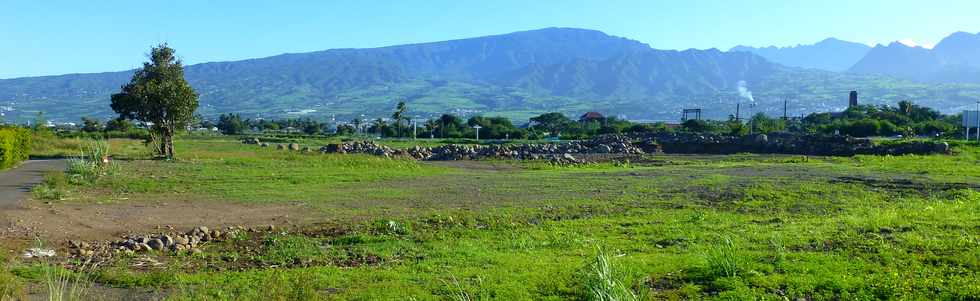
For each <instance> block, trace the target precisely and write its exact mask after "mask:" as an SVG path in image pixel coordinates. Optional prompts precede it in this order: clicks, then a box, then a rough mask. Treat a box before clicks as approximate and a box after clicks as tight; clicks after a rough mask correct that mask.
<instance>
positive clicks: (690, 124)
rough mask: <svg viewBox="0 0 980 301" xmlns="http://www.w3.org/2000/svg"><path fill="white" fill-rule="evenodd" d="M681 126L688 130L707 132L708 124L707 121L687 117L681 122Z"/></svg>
mask: <svg viewBox="0 0 980 301" xmlns="http://www.w3.org/2000/svg"><path fill="white" fill-rule="evenodd" d="M681 127H682V128H684V129H685V130H687V131H689V132H694V133H703V132H707V131H708V129H709V125H708V122H707V121H704V120H698V119H688V120H685V121H684V122H683V123H681Z"/></svg>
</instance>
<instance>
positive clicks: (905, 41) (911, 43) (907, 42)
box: [898, 39, 936, 49]
mask: <svg viewBox="0 0 980 301" xmlns="http://www.w3.org/2000/svg"><path fill="white" fill-rule="evenodd" d="M898 42H899V43H902V44H903V45H905V46H909V47H922V48H925V49H932V47H935V46H936V44H935V43H918V42H916V41H915V40H912V39H901V40H898Z"/></svg>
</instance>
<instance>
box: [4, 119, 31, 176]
mask: <svg viewBox="0 0 980 301" xmlns="http://www.w3.org/2000/svg"><path fill="white" fill-rule="evenodd" d="M30 148H31V132H30V130H27V129H22V128H12V127H8V128H0V169H6V168H10V167H11V166H14V164H17V163H18V162H20V161H24V160H27V158H28V154H29V153H30Z"/></svg>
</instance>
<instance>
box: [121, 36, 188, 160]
mask: <svg viewBox="0 0 980 301" xmlns="http://www.w3.org/2000/svg"><path fill="white" fill-rule="evenodd" d="M197 106H198V101H197V92H195V91H194V89H193V88H191V86H190V84H188V83H187V80H185V79H184V67H183V64H182V63H181V61H180V59H178V58H177V57H176V55H175V52H174V49H173V48H170V47H169V46H168V45H167V44H166V43H164V44H160V45H158V46H156V47H153V48H152V49H151V50H150V61H148V62H145V63H143V67H142V68H140V69H139V70H136V73H134V74H133V77H132V79H131V80H130V82H129V83H128V84H126V85H124V86H122V91H121V92H120V93H117V94H113V95H112V110H113V111H115V112H116V113H118V114H119V117H120V118H123V119H131V120H138V121H142V122H146V123H148V124H150V130H151V131H150V132H151V133H152V134H153V135H152V136H153V138H154V140H156V141H155V142H156V143H157V152H158V154H159V155H160V156H162V157H165V158H168V159H173V158H174V147H173V137H174V135H175V134H176V133H177V131H178V130H179V129H182V128H184V127H186V126H187V124H188V123H189V122H190V121H191V120H192V118H193V116H194V111H195V110H197Z"/></svg>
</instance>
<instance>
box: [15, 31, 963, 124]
mask: <svg viewBox="0 0 980 301" xmlns="http://www.w3.org/2000/svg"><path fill="white" fill-rule="evenodd" d="M818 44H821V45H820V46H814V47H795V48H790V49H789V50H787V51H790V50H792V51H793V52H800V53H806V52H808V51H810V52H811V53H812V55H818V54H820V53H821V52H823V53H824V55H836V54H838V53H843V52H840V51H836V50H832V49H837V48H839V49H844V48H848V47H851V46H853V45H850V44H848V43H846V42H842V41H836V40H826V41H824V42H821V43H818ZM178 46H179V45H178ZM938 48H939V45H937V49H938ZM814 49H816V50H814ZM956 49H960V48H956ZM177 50H178V54H179V53H180V49H179V47H178V49H177ZM777 50H779V49H777ZM784 50H785V49H784ZM873 52H874V49H872V50H871V51H869V53H868V55H870V54H871V53H873ZM948 53H951V54H952V53H957V52H956V51H952V50H950V51H949V52H948ZM959 53H960V58H959V61H962V62H970V63H972V62H976V61H974V60H973V59H974V58H973V56H972V53H970V52H969V51H965V52H959ZM801 56H804V57H805V55H801ZM785 57H791V56H785ZM951 57H952V55H951ZM867 58H868V57H867V56H865V58H864V59H861V60H862V61H863V60H865V59H867ZM850 59H853V55H852V57H851V58H850ZM964 64H966V63H964ZM843 65H845V64H844V63H843V59H839V58H834V59H827V60H823V61H822V62H821V63H819V64H818V63H814V65H811V66H798V65H795V64H793V63H792V62H791V61H786V60H783V61H779V60H776V59H774V58H769V59H767V57H766V56H762V55H758V54H756V53H755V51H720V50H717V49H707V50H696V49H690V50H684V51H676V50H658V49H654V48H651V47H650V46H649V45H646V44H643V43H640V42H637V41H634V40H630V39H626V38H622V37H615V36H610V35H607V34H605V33H602V32H599V31H595V30H586V29H575V28H546V29H540V30H531V31H523V32H515V33H509V34H502V35H494V36H485V37H476V38H469V39H461V40H452V41H442V42H433V43H421V44H411V45H398V46H389V47H381V48H369V49H331V50H324V51H317V52H309V53H295V54H283V55H277V56H272V57H266V58H258V59H249V60H242V61H232V62H215V63H203V64H195V65H189V66H186V67H185V68H186V72H185V76H186V77H187V80H188V81H189V82H190V84H191V85H192V86H193V87H194V88H195V89H196V90H197V91H198V93H199V94H200V102H201V107H200V108H199V109H198V113H199V114H201V115H203V116H204V117H207V118H213V117H214V116H215V115H217V114H220V113H241V114H243V116H244V117H247V118H256V117H263V118H299V117H310V118H316V119H330V118H336V119H338V120H346V119H350V118H355V117H364V118H375V117H383V116H387V115H388V114H390V112H391V110H392V109H393V108H394V106H395V104H396V103H397V102H398V101H405V102H406V103H407V104H408V107H409V114H410V115H412V116H413V117H416V118H425V117H432V116H435V115H438V114H441V113H455V114H460V115H475V114H481V115H501V116H507V117H511V118H514V119H518V120H521V119H525V118H528V117H530V116H533V115H537V114H540V113H544V112H550V111H558V112H564V113H568V114H581V113H583V112H586V111H600V112H603V113H606V114H609V115H625V116H626V117H628V118H631V119H660V120H676V119H677V118H678V117H679V114H680V113H679V112H680V111H681V109H683V108H703V109H704V110H705V115H706V116H708V117H712V118H725V117H727V116H728V115H729V114H732V113H734V107H735V105H736V103H745V104H746V106H744V107H743V114H744V113H745V112H746V111H748V112H749V113H752V112H758V111H761V112H767V113H770V114H772V115H780V114H782V112H783V104H784V100H785V101H786V103H787V107H788V111H789V114H792V115H794V116H795V115H799V114H802V113H807V112H814V111H829V110H839V109H841V108H843V107H844V106H846V104H847V92H848V91H850V90H859V91H861V93H862V96H863V99H867V100H868V102H872V103H894V102H897V101H898V100H904V99H912V100H914V101H918V102H920V103H923V104H925V105H930V106H933V107H937V108H939V109H941V110H944V111H948V112H952V111H955V110H958V109H961V108H963V107H965V106H968V105H970V104H972V103H974V102H975V101H976V100H980V85H974V84H942V85H937V84H925V83H920V82H915V81H913V80H907V79H899V78H896V77H895V76H892V75H880V74H879V73H882V72H852V73H848V72H832V71H827V70H820V69H828V68H830V69H834V70H838V69H840V68H841V67H840V66H843ZM852 69H853V68H852ZM886 71H890V70H886ZM132 73H133V71H132V70H129V71H120V72H108V73H96V74H69V75H59V76H43V77H27V78H16V79H4V80H0V110H2V111H4V113H5V115H6V116H5V118H6V119H7V120H13V121H26V120H30V119H33V118H34V115H35V114H36V112H38V111H42V112H44V114H45V115H46V116H47V117H48V118H49V119H51V120H53V121H60V122H66V121H77V120H78V118H80V117H81V116H93V117H102V118H109V117H111V116H113V115H114V114H113V113H112V111H111V110H110V109H109V106H108V103H109V95H111V94H112V93H115V92H117V91H118V90H119V87H120V86H121V85H123V84H124V83H126V82H127V81H128V80H129V77H130V76H131V75H132ZM740 85H741V86H744V87H746V88H747V89H749V90H750V91H751V92H755V93H754V97H753V98H749V97H747V96H746V93H745V92H746V91H742V93H740V91H739V89H738V88H739V86H740Z"/></svg>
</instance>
